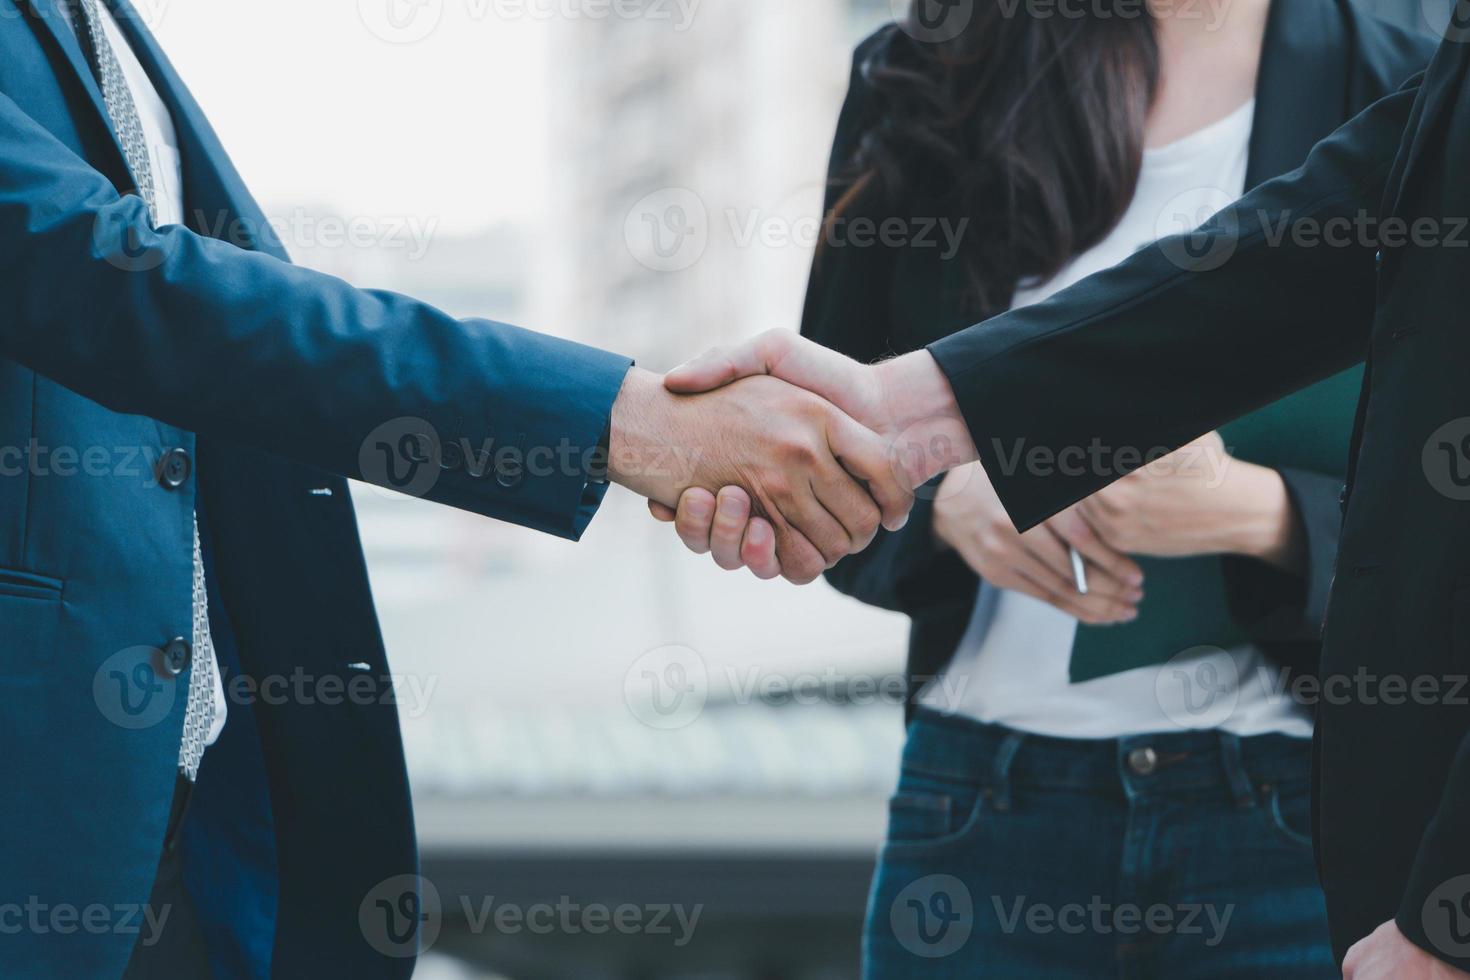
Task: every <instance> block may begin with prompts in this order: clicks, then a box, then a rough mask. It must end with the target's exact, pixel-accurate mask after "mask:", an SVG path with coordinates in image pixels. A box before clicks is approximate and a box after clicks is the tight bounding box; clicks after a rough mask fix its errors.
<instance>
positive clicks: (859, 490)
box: [812, 463, 883, 558]
mask: <svg viewBox="0 0 1470 980" xmlns="http://www.w3.org/2000/svg"><path fill="white" fill-rule="evenodd" d="M812 489H813V490H814V491H815V492H816V495H817V500H819V501H821V504H822V507H823V508H824V509H825V510H826V511H827V513H828V514H831V515H832V517H833V519H834V520H836V521H837V522H838V523H839V524H841V525H842V530H843V534H844V535H845V537H846V538H847V550H846V551H845V552H843V553H842V554H841V555H839V556H838V557H839V558H846V557H847V556H848V555H855V554H857V553H858V552H859V551H862V550H863V549H865V548H867V547H868V545H870V544H872V543H873V539H874V538H875V537H877V535H878V531H879V529H880V528H881V527H882V525H883V514H882V512H881V511H879V510H878V505H877V504H875V503H873V498H872V497H870V496H869V495H868V491H867V490H865V489H863V486H862V484H860V483H858V482H857V481H856V480H854V479H853V478H852V475H851V474H850V473H848V472H847V471H846V470H844V469H843V468H842V467H840V466H837V465H836V464H835V463H834V464H833V466H832V468H831V469H830V470H823V471H820V472H818V473H815V474H813V476H812Z"/></svg>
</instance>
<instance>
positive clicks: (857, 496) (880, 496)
mask: <svg viewBox="0 0 1470 980" xmlns="http://www.w3.org/2000/svg"><path fill="white" fill-rule="evenodd" d="M608 448H609V458H608V476H609V479H610V480H612V482H615V483H618V484H620V485H622V486H624V487H627V488H628V489H630V490H632V491H634V492H635V493H638V494H640V495H642V496H644V497H647V498H648V500H649V507H650V509H651V510H652V511H653V513H654V516H656V517H658V518H659V519H661V520H665V521H672V522H674V523H675V526H676V528H677V529H678V531H679V535H680V537H681V538H682V539H683V540H684V543H685V544H686V545H687V546H689V547H690V548H691V549H692V550H694V551H696V552H699V553H701V554H703V553H705V552H709V551H712V552H713V553H714V558H715V561H716V562H717V563H718V564H719V565H720V566H721V567H722V568H726V569H730V570H734V569H738V568H741V567H746V566H748V567H749V568H750V569H751V570H752V571H753V572H754V573H755V574H756V575H758V576H760V577H761V578H775V577H776V576H778V575H780V576H784V577H785V578H786V579H788V580H790V581H792V582H795V583H797V584H805V583H807V582H811V581H813V580H814V579H816V578H817V577H818V576H820V575H821V574H822V572H823V571H825V570H826V569H828V568H831V567H832V566H833V565H835V564H836V563H837V562H838V561H840V560H841V559H843V558H845V557H847V556H848V555H851V554H855V553H857V552H859V551H862V550H863V549H864V548H866V547H867V546H868V545H869V544H871V543H872V541H873V538H874V537H875V536H876V535H877V533H878V529H879V527H880V526H881V527H886V528H888V529H889V530H898V529H899V528H901V527H903V525H904V524H905V522H906V521H907V520H908V514H909V510H910V509H911V508H912V506H913V501H914V494H913V491H914V490H915V488H917V487H919V486H920V485H922V484H923V483H925V482H926V481H928V480H929V479H930V478H931V477H933V476H935V475H937V474H939V473H942V472H944V471H946V470H948V469H951V468H953V467H955V466H959V465H961V464H963V463H967V462H969V461H971V460H973V459H975V458H976V452H975V445H974V442H973V440H972V439H971V437H970V433H969V430H968V429H967V428H966V425H965V421H964V418H963V417H962V416H961V413H960V409H959V406H958V404H957V403H956V400H955V396H954V392H953V391H952V390H951V388H950V385H949V382H948V380H947V379H946V378H945V376H944V374H943V373H942V372H941V371H940V369H939V366H938V364H936V363H935V361H934V359H933V357H932V356H930V355H929V353H928V352H927V351H918V352H916V353H913V354H908V355H905V356H903V357H898V358H894V359H893V360H889V361H885V362H883V363H880V364H876V365H863V364H860V363H858V362H857V361H854V360H851V359H850V358H847V357H844V356H843V355H841V354H838V353H836V352H834V351H831V350H828V349H826V348H824V347H821V346H819V345H817V344H814V343H812V342H811V341H808V340H804V339H802V338H800V337H798V336H797V335H796V334H793V333H790V332H789V331H784V330H775V331H771V332H769V333H766V334H762V335H761V336H759V337H757V338H755V339H754V340H752V341H750V342H748V343H746V344H743V345H741V346H739V347H736V348H730V349H725V348H717V349H715V350H712V351H710V352H709V353H707V354H704V355H703V356H701V357H699V358H696V359H695V360H693V361H691V362H689V363H688V364H685V365H684V366H682V367H680V368H677V369H675V370H674V371H672V372H670V373H669V375H668V376H667V377H665V378H663V379H659V378H658V377H657V376H656V375H653V374H651V373H649V372H647V371H642V370H639V369H637V368H634V369H633V370H632V371H631V372H630V373H629V375H628V378H627V380H626V381H625V382H624V384H623V389H622V391H621V392H620V393H619V396H618V399H617V401H616V402H615V403H614V405H613V410H612V425H611V435H610V441H609V447H608ZM670 458H678V459H681V460H682V461H683V462H684V463H685V464H686V465H682V466H679V467H672V466H669V465H667V463H664V464H663V465H654V464H653V463H652V461H654V460H668V459H670ZM675 470H677V472H675Z"/></svg>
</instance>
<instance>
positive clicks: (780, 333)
mask: <svg viewBox="0 0 1470 980" xmlns="http://www.w3.org/2000/svg"><path fill="white" fill-rule="evenodd" d="M860 371H861V368H860V365H859V364H858V363H857V362H856V361H854V360H852V359H851V358H850V357H847V356H846V355H844V354H839V353H838V352H837V351H834V350H831V349H830V348H827V347H823V346H822V345H821V344H818V343H816V342H814V341H811V340H807V339H806V338H805V337H801V336H799V335H798V334H795V333H792V332H791V331H790V330H769V331H767V332H766V333H763V334H761V335H760V336H758V337H755V338H754V339H752V340H749V341H746V342H745V343H743V344H740V345H737V346H735V347H717V348H715V349H714V350H711V351H709V352H708V353H705V354H702V355H700V356H699V357H696V358H695V359H694V360H692V361H690V362H689V363H687V364H685V365H682V366H681V367H677V368H675V369H674V370H673V371H670V372H669V374H668V375H667V376H666V377H665V378H664V387H666V388H668V389H669V390H670V391H672V392H675V393H678V394H685V395H692V394H698V393H700V392H704V391H710V390H712V389H714V388H719V387H722V386H724V385H727V384H730V383H731V382H734V381H739V380H740V379H741V378H749V377H752V376H754V375H758V374H769V375H772V376H773V377H777V378H780V379H781V380H782V381H785V382H787V383H788V384H793V385H796V386H797V387H798V388H805V389H806V390H807V391H810V392H812V393H814V394H817V395H820V396H821V397H823V398H825V399H827V400H828V401H830V402H832V403H833V404H834V405H837V406H839V407H840V408H842V409H843V410H844V411H846V412H847V413H848V414H849V415H852V416H854V417H856V418H859V419H861V418H862V416H863V415H864V414H865V413H864V411H863V410H864V409H866V408H867V407H868V406H867V405H866V404H857V403H855V402H857V401H858V392H857V389H858V388H859V386H858V385H857V383H856V382H857V381H858V378H859V374H860Z"/></svg>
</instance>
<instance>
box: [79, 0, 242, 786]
mask: <svg viewBox="0 0 1470 980" xmlns="http://www.w3.org/2000/svg"><path fill="white" fill-rule="evenodd" d="M77 7H78V9H79V10H81V12H82V23H81V24H78V25H76V26H77V27H79V28H80V30H78V31H77V39H78V40H79V41H81V45H82V50H83V51H85V52H86V55H87V61H88V62H89V63H90V64H91V66H92V72H93V74H95V75H96V76H97V84H98V85H99V86H101V88H102V100H103V102H105V103H106V104H107V114H108V115H109V116H111V117H112V125H113V128H114V129H116V130H117V137H118V142H120V143H121V144H122V150H123V156H124V157H125V158H126V160H127V164H128V170H129V171H131V172H132V175H133V180H134V181H135V182H136V183H137V185H138V193H139V194H140V195H142V197H143V200H144V202H145V203H146V204H147V205H148V214H149V215H150V216H151V217H152V219H153V221H154V222H155V223H157V221H158V203H157V200H156V198H155V190H154V184H153V166H152V164H151V163H150V162H149V159H148V141H147V139H146V138H145V137H144V135H143V122H142V120H141V118H140V117H139V116H138V107H137V105H136V104H135V103H134V102H133V93H132V91H131V90H129V88H128V83H127V80H126V79H125V78H124V77H123V72H122V66H121V65H119V64H118V62H117V54H116V52H114V51H113V50H112V42H110V41H109V40H108V39H107V34H106V32H105V31H104V30H103V26H102V15H101V14H100V13H99V12H98V10H97V0H79V2H78V4H77ZM193 604H194V626H193V629H194V651H193V657H192V659H191V663H192V667H191V669H190V671H189V701H188V705H187V706H186V707H185V709H184V739H183V742H182V743H181V744H180V746H179V770H180V771H181V772H183V774H184V775H185V776H186V777H187V778H188V779H189V781H190V782H193V781H194V779H195V777H197V776H198V774H199V761H200V759H202V758H203V757H204V740H205V739H206V738H208V737H209V730H210V728H211V727H213V725H214V641H213V639H212V638H211V637H210V633H209V595H208V593H207V592H206V591H205V588H204V553H203V549H202V547H201V546H200V539H199V518H198V515H197V514H196V515H195V518H194V594H193Z"/></svg>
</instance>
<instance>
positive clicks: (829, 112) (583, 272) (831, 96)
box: [536, 0, 891, 367]
mask: <svg viewBox="0 0 1470 980" xmlns="http://www.w3.org/2000/svg"><path fill="white" fill-rule="evenodd" d="M666 6H667V5H665V4H657V5H651V7H650V9H653V8H654V7H666ZM890 11H891V8H890V6H889V3H888V0H802V2H801V3H790V2H783V0H740V2H738V3H721V2H708V3H703V4H701V5H698V7H697V13H696V14H695V15H694V16H693V17H692V19H691V20H690V22H689V23H688V24H687V25H680V24H677V23H672V22H670V21H669V20H665V19H655V18H651V17H650V18H626V19H618V18H609V19H606V20H583V21H579V22H574V23H569V24H567V25H564V26H563V29H561V30H559V31H558V32H557V34H556V37H555V39H554V41H553V47H552V55H551V81H550V112H551V119H552V134H553V138H552V143H553V147H554V153H553V172H554V175H555V176H554V179H553V181H552V186H553V188H554V189H555V190H554V193H553V200H552V201H550V202H549V206H550V212H549V213H550V214H551V215H553V219H552V220H553V223H554V227H555V228H556V231H557V235H556V236H555V239H554V247H555V249H556V252H557V258H556V259H554V260H550V261H546V262H544V263H543V266H542V270H541V271H542V273H543V276H542V278H541V279H540V281H539V289H538V292H537V297H536V310H537V312H538V313H540V312H541V311H545V316H544V319H545V320H546V321H547V322H553V323H560V324H572V325H575V327H574V329H575V330H576V331H578V332H579V336H581V337H584V338H585V339H588V340H590V341H593V342H596V343H599V344H602V345H604V346H611V347H614V348H615V349H618V350H621V351H625V352H627V353H629V354H632V355H634V356H637V357H639V358H640V360H646V361H648V362H649V363H650V364H651V365H652V366H655V367H657V366H667V365H669V364H670V363H671V361H673V360H674V359H676V358H678V357H680V356H681V355H683V354H684V353H685V352H687V351H690V350H697V349H699V348H701V347H704V346H707V345H710V344H713V343H717V342H721V341H724V340H726V339H730V338H733V337H740V336H745V335H748V334H750V333H752V332H756V331H759V330H762V329H767V328H770V327H776V326H779V327H794V326H796V323H797V318H798V316H799V313H800V309H801V297H802V292H803V288H804V284H805V278H806V273H807V267H808V263H809V256H810V252H811V247H810V245H811V240H810V238H811V234H812V232H813V231H814V229H815V224H814V221H815V219H816V218H817V217H818V216H819V214H820V209H821V190H822V188H821V183H822V177H823V175H824V173H825V165H826V159H827V153H828V150H829V147H830V141H831V136H832V128H833V124H834V122H835V118H836V116H835V113H836V108H837V106H838V105H840V103H841V99H842V95H843V92H844V90H845V88H846V83H847V77H848V65H849V61H850V53H851V48H852V45H853V44H854V43H855V42H856V41H857V40H858V39H859V38H860V37H861V35H862V34H863V33H865V32H866V31H868V30H871V29H872V28H873V27H874V26H876V25H877V24H878V23H880V22H881V21H882V20H883V19H885V18H886V17H888V16H889V15H890ZM650 221H651V222H652V224H650ZM681 235H685V236H687V237H684V238H682V239H681V238H679V237H678V236H681ZM652 236H659V237H660V238H662V243H660V242H658V241H655V240H653V239H652ZM660 247H665V248H667V249H670V250H673V251H672V253H671V254H663V255H659V254H650V250H655V251H656V250H657V249H658V248H660ZM538 318H539V317H538Z"/></svg>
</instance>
